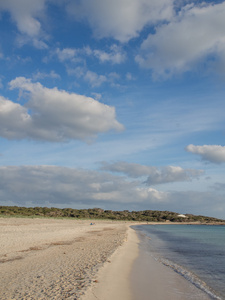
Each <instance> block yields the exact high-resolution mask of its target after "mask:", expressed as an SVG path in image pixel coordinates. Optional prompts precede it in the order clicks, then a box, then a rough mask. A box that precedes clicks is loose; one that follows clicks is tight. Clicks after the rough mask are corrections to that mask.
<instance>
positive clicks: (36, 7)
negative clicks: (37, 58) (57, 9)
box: [0, 0, 47, 49]
mask: <svg viewBox="0 0 225 300" xmlns="http://www.w3.org/2000/svg"><path fill="white" fill-rule="evenodd" d="M0 11H7V12H9V13H10V16H11V18H12V20H13V21H14V22H15V23H16V25H17V28H18V30H19V32H20V33H21V34H22V36H20V37H19V43H21V44H24V43H25V42H27V41H28V40H30V39H31V40H32V41H33V44H34V46H35V47H37V48H40V49H43V48H46V46H47V45H46V44H45V43H44V42H43V41H41V40H40V36H41V35H42V34H43V32H42V29H41V23H40V20H39V19H40V18H41V17H42V15H43V13H44V12H45V0H39V1H35V0H20V1H14V0H1V1H0Z"/></svg>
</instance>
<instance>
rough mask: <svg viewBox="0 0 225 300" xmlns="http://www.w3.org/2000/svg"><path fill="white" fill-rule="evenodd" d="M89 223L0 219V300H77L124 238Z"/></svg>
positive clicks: (123, 229)
mask: <svg viewBox="0 0 225 300" xmlns="http://www.w3.org/2000/svg"><path fill="white" fill-rule="evenodd" d="M90 222H91V221H74V220H56V219H26V218H0V241H1V243H0V266H1V267H0V287H1V289H0V299H1V300H4V299H7V300H9V299H35V300H37V299H38V300H40V299H80V297H81V295H82V294H83V293H84V291H85V290H86V289H87V287H88V286H90V284H91V282H93V281H94V280H95V276H96V273H97V271H98V269H99V268H100V267H101V266H102V265H103V263H105V262H106V261H107V260H108V258H109V257H110V255H111V254H112V253H113V252H114V251H115V250H116V249H117V248H118V246H119V245H121V244H122V243H123V241H124V240H125V239H126V234H127V225H126V224H125V222H124V223H122V222H121V223H120V222H106V221H95V223H96V224H95V225H93V226H91V225H90Z"/></svg>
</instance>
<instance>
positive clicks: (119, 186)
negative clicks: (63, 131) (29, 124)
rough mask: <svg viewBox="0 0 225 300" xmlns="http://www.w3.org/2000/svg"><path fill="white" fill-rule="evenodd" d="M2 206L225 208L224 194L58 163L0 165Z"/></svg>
mask: <svg viewBox="0 0 225 300" xmlns="http://www.w3.org/2000/svg"><path fill="white" fill-rule="evenodd" d="M0 198H1V199H2V205H19V206H48V207H52V206H56V207H62V208H63V207H71V208H85V207H87V208H91V207H101V208H103V209H118V205H119V207H120V209H121V210H123V209H127V207H129V209H130V210H145V209H152V210H170V211H177V212H181V213H194V214H200V213H201V214H206V215H207V213H208V212H209V211H210V212H211V214H213V213H214V212H215V213H220V214H221V215H223V212H224V211H225V204H224V195H218V194H216V193H215V191H214V192H213V193H210V192H193V191H186V192H176V191H174V192H173V191H171V192H163V191H158V190H156V189H153V188H149V187H141V186H140V182H137V181H132V182H131V181H130V180H129V181H128V180H127V179H126V178H125V177H123V176H117V175H112V174H110V173H106V172H97V171H90V170H83V169H75V168H66V167H58V166H5V167H2V166H1V167H0ZM212 199H214V201H212Z"/></svg>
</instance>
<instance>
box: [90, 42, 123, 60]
mask: <svg viewBox="0 0 225 300" xmlns="http://www.w3.org/2000/svg"><path fill="white" fill-rule="evenodd" d="M92 53H93V54H94V56H96V57H97V58H98V59H99V60H100V61H101V62H102V63H104V62H111V63H112V64H120V63H122V62H124V61H125V59H126V55H125V53H124V52H123V51H122V50H121V48H120V47H118V46H117V45H115V44H114V45H112V46H111V47H110V51H109V52H106V51H102V50H97V49H96V50H93V51H92Z"/></svg>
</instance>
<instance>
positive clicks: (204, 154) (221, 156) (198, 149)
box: [186, 144, 225, 163]
mask: <svg viewBox="0 0 225 300" xmlns="http://www.w3.org/2000/svg"><path fill="white" fill-rule="evenodd" d="M186 150H187V151H188V152H191V153H194V154H198V155H200V156H201V158H202V159H203V160H207V161H210V162H212V163H222V162H225V146H221V145H203V146H195V145H192V144H191V145H188V146H187V147H186Z"/></svg>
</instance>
